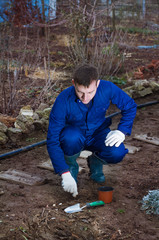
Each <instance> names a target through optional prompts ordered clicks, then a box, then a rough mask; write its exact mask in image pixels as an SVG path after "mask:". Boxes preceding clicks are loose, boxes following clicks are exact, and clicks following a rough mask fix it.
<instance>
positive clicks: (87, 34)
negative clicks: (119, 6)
mask: <svg viewBox="0 0 159 240" xmlns="http://www.w3.org/2000/svg"><path fill="white" fill-rule="evenodd" d="M81 2H82V3H83V4H81V5H79V6H77V4H75V3H74V2H72V1H70V14H69V15H68V18H69V22H70V26H71V27H70V32H71V33H72V34H70V37H69V57H70V60H71V62H72V63H73V64H74V65H79V64H82V63H90V64H93V65H95V66H96V67H97V68H98V71H99V74H100V77H102V76H105V75H113V74H115V73H117V71H119V70H120V69H121V67H122V65H123V62H124V59H125V58H124V56H125V53H126V51H127V48H124V50H123V48H122V51H121V45H122V46H123V43H126V41H127V34H126V33H124V32H122V31H120V30H119V31H118V30H116V29H115V27H114V22H113V21H112V26H113V29H112V28H110V24H109V21H108V17H109V15H110V13H111V11H112V9H114V5H110V6H108V7H105V8H103V9H102V10H98V7H97V2H98V1H94V4H93V5H91V3H90V1H87V3H86V1H81ZM125 46H126V44H125Z"/></svg>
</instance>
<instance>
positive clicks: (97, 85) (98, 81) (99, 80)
mask: <svg viewBox="0 0 159 240" xmlns="http://www.w3.org/2000/svg"><path fill="white" fill-rule="evenodd" d="M99 83H100V80H99V79H98V81H97V87H98V86H99Z"/></svg>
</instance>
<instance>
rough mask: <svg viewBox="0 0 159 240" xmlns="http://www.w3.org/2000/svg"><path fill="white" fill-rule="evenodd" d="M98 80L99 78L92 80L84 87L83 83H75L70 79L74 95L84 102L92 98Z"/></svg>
mask: <svg viewBox="0 0 159 240" xmlns="http://www.w3.org/2000/svg"><path fill="white" fill-rule="evenodd" d="M99 82H100V80H98V81H96V80H94V81H92V82H91V84H90V85H89V87H85V86H83V85H78V84H75V83H74V80H72V83H73V85H74V87H75V91H76V95H77V96H78V98H79V99H80V100H81V102H83V103H84V104H87V103H89V102H90V101H91V100H92V99H93V97H94V96H95V94H96V91H97V88H98V85H99Z"/></svg>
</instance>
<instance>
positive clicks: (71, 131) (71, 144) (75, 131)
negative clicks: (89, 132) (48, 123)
mask: <svg viewBox="0 0 159 240" xmlns="http://www.w3.org/2000/svg"><path fill="white" fill-rule="evenodd" d="M84 141H85V137H84V136H83V134H82V132H81V130H80V129H79V128H77V127H74V126H67V127H65V128H64V129H63V130H62V132H61V134H60V144H61V148H62V149H63V151H64V153H65V154H66V155H69V156H71V155H74V154H76V153H78V152H80V151H81V149H82V148H83V145H84Z"/></svg>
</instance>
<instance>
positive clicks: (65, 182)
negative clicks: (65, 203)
mask: <svg viewBox="0 0 159 240" xmlns="http://www.w3.org/2000/svg"><path fill="white" fill-rule="evenodd" d="M61 177H62V187H63V189H64V191H65V192H70V193H72V196H73V197H76V196H77V195H78V192H77V183H76V181H75V179H74V178H73V177H72V175H71V173H70V172H66V173H63V174H62V175H61Z"/></svg>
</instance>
